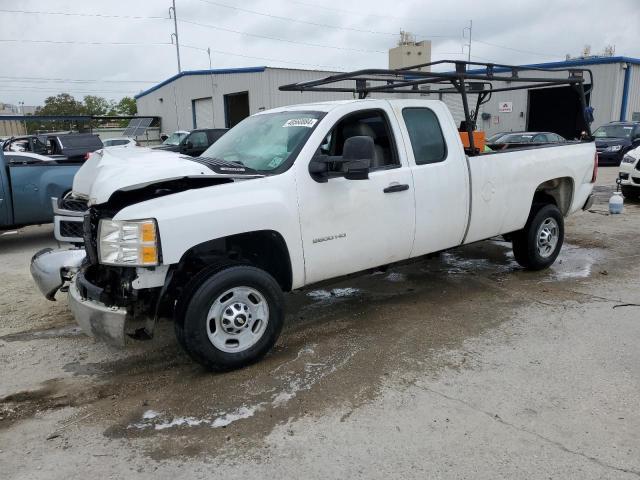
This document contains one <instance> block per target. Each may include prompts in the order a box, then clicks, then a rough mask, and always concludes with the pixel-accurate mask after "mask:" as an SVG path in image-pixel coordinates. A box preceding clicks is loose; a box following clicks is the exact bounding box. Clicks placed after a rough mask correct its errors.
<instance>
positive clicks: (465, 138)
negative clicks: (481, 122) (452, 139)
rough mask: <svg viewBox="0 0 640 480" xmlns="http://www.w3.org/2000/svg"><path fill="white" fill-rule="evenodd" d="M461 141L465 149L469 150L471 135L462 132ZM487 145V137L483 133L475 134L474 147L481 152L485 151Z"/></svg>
mask: <svg viewBox="0 0 640 480" xmlns="http://www.w3.org/2000/svg"><path fill="white" fill-rule="evenodd" d="M460 139H461V140H462V145H463V146H464V148H469V147H470V145H469V134H468V133H467V132H460ZM485 143H486V135H485V133H484V132H482V131H477V132H473V145H474V147H476V148H477V149H478V150H480V152H482V151H484V145H485Z"/></svg>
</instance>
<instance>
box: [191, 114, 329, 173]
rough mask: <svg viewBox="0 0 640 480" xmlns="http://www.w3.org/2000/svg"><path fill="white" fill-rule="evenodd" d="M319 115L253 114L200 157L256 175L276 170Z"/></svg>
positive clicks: (285, 160)
mask: <svg viewBox="0 0 640 480" xmlns="http://www.w3.org/2000/svg"><path fill="white" fill-rule="evenodd" d="M322 115H323V113H322V112H302V111H292V112H279V113H265V114H261V115H254V116H252V117H249V118H246V119H244V120H243V121H242V122H240V123H239V124H238V125H236V126H235V127H233V128H232V129H231V130H229V132H228V133H226V134H225V135H224V136H223V137H222V138H220V140H218V141H217V142H216V143H214V144H213V145H211V146H210V147H209V148H208V149H207V150H206V151H205V152H204V153H203V154H202V157H206V158H214V159H216V160H223V161H225V162H233V163H239V164H241V165H244V166H245V167H248V168H251V169H253V170H257V171H260V172H270V171H273V170H276V169H277V168H278V167H280V166H282V165H284V164H285V163H286V162H287V161H288V160H289V159H290V158H292V156H293V155H294V154H296V153H297V152H298V151H299V149H300V148H302V146H303V145H304V142H305V141H306V140H307V138H309V135H310V134H311V132H312V131H313V127H314V126H315V125H316V124H317V123H318V120H319V119H320V118H321V117H322Z"/></svg>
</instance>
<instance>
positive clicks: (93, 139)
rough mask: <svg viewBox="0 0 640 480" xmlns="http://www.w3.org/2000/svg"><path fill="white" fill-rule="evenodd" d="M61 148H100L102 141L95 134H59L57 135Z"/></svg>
mask: <svg viewBox="0 0 640 480" xmlns="http://www.w3.org/2000/svg"><path fill="white" fill-rule="evenodd" d="M58 139H59V140H60V143H61V144H62V147H63V148H100V147H102V142H101V141H100V138H98V136H97V135H64V136H63V135H61V136H60V137H58Z"/></svg>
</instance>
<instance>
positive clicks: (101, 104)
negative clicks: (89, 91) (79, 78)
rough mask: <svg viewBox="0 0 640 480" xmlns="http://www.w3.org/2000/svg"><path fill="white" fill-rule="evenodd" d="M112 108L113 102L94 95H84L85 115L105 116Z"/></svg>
mask: <svg viewBox="0 0 640 480" xmlns="http://www.w3.org/2000/svg"><path fill="white" fill-rule="evenodd" d="M112 108H113V100H111V101H108V100H106V99H105V98H103V97H98V96H96V95H85V97H84V105H83V110H84V113H85V114H86V115H106V114H107V112H108V111H110V110H111V109H112Z"/></svg>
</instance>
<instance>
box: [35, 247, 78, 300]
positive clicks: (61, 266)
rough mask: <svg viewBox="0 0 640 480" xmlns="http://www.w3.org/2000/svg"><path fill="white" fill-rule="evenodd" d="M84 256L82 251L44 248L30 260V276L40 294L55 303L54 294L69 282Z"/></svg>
mask: <svg viewBox="0 0 640 480" xmlns="http://www.w3.org/2000/svg"><path fill="white" fill-rule="evenodd" d="M85 256H86V254H85V251H84V249H77V248H76V249H68V250H54V249H52V248H45V249H43V250H40V251H39V252H37V253H36V254H35V255H34V256H33V257H32V258H31V276H32V277H33V280H34V281H35V282H36V285H37V286H38V289H39V290H40V291H41V292H42V294H43V295H44V296H45V297H46V298H47V299H48V300H51V301H55V299H56V298H55V295H56V292H57V291H58V290H59V289H60V287H62V286H63V285H64V283H65V282H67V281H69V280H71V278H72V277H73V275H74V274H75V272H77V271H78V269H79V268H80V265H81V264H82V261H83V260H84V257H85Z"/></svg>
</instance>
